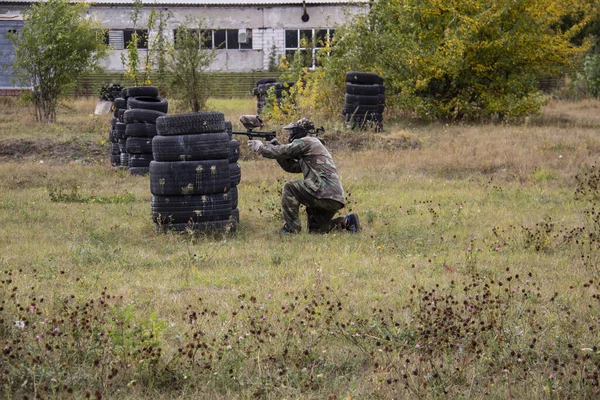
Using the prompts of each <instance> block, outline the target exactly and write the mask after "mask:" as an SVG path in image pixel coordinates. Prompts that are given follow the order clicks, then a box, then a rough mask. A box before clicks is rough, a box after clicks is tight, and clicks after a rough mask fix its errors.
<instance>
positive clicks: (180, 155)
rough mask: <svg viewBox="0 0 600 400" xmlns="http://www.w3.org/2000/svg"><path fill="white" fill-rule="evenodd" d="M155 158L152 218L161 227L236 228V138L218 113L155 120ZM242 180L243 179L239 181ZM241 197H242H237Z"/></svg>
mask: <svg viewBox="0 0 600 400" xmlns="http://www.w3.org/2000/svg"><path fill="white" fill-rule="evenodd" d="M156 131H157V135H156V136H155V137H154V138H153V139H152V153H153V157H154V160H153V161H152V162H151V163H150V192H151V193H152V203H151V206H152V219H153V221H154V222H155V223H156V224H157V227H158V228H159V230H173V231H187V230H191V231H200V232H207V231H219V232H225V233H229V232H234V231H235V230H236V228H237V220H236V219H234V217H233V215H239V211H237V210H235V212H234V208H235V207H234V206H237V204H236V203H237V198H236V199H235V203H234V202H233V199H232V191H231V188H232V177H231V173H230V171H231V170H235V168H232V167H231V166H230V164H231V163H230V159H231V152H232V150H231V143H230V142H231V138H230V134H229V133H228V132H227V130H226V126H225V119H224V116H223V114H222V113H219V112H203V113H190V114H177V115H165V116H161V117H159V118H158V119H157V120H156ZM238 182H239V180H238ZM236 197H237V196H236Z"/></svg>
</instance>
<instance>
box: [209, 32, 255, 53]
mask: <svg viewBox="0 0 600 400" xmlns="http://www.w3.org/2000/svg"><path fill="white" fill-rule="evenodd" d="M204 33H205V34H206V38H207V40H206V41H205V46H204V47H206V48H208V49H228V50H244V49H252V29H208V30H206V31H204Z"/></svg>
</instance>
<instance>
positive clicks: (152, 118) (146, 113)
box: [123, 109, 165, 124]
mask: <svg viewBox="0 0 600 400" xmlns="http://www.w3.org/2000/svg"><path fill="white" fill-rule="evenodd" d="M164 115H165V113H164V112H161V111H156V110H144V109H131V110H126V111H125V112H124V113H123V121H125V122H126V123H128V124H130V123H132V122H147V123H150V124H156V119H157V118H159V117H162V116H164Z"/></svg>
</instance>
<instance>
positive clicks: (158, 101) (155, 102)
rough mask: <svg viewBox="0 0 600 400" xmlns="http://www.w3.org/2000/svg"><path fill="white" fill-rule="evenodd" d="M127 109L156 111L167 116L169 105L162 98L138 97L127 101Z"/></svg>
mask: <svg viewBox="0 0 600 400" xmlns="http://www.w3.org/2000/svg"><path fill="white" fill-rule="evenodd" d="M127 108H128V109H130V110H131V109H135V108H141V109H143V110H156V111H160V112H164V113H165V114H166V113H167V112H168V111H169V103H167V101H166V100H165V99H163V98H162V97H149V96H137V97H129V98H128V99H127Z"/></svg>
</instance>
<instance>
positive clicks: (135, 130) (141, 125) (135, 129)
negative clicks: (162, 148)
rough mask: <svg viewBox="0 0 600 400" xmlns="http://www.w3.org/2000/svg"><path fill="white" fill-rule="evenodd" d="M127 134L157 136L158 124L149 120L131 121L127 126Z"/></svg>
mask: <svg viewBox="0 0 600 400" xmlns="http://www.w3.org/2000/svg"><path fill="white" fill-rule="evenodd" d="M125 134H126V135H127V136H128V137H130V136H135V137H149V138H151V137H154V136H156V125H154V124H149V123H147V122H131V123H129V124H127V126H126V127H125Z"/></svg>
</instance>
